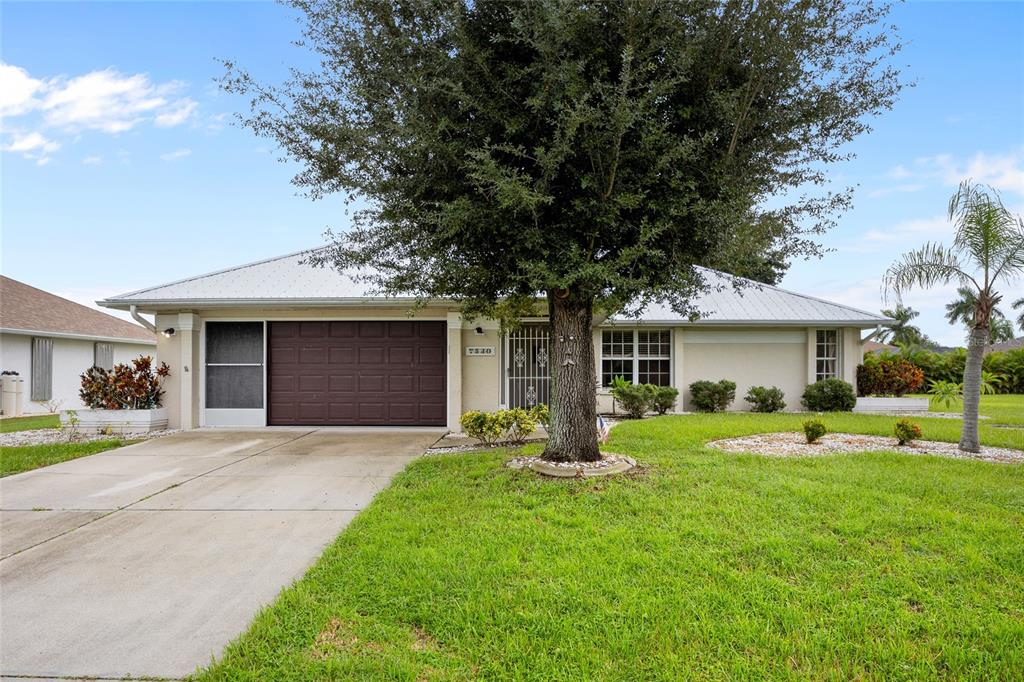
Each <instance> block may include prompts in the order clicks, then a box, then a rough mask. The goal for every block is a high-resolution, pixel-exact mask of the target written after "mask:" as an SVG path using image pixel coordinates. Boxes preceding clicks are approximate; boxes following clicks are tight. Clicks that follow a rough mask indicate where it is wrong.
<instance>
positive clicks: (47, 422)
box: [0, 414, 60, 433]
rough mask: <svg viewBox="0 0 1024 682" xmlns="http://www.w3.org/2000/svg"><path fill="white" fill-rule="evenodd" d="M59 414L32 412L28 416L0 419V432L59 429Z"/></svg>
mask: <svg viewBox="0 0 1024 682" xmlns="http://www.w3.org/2000/svg"><path fill="white" fill-rule="evenodd" d="M59 428H60V416H59V415H56V414H33V415H30V416H28V417H11V418H9V419H0V433H13V432H14V431H31V430H33V429H59Z"/></svg>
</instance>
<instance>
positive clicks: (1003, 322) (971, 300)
mask: <svg viewBox="0 0 1024 682" xmlns="http://www.w3.org/2000/svg"><path fill="white" fill-rule="evenodd" d="M956 293H957V298H956V300H955V301H953V302H952V303H947V304H946V320H947V321H948V322H949V323H950V324H952V325H958V324H962V325H963V326H965V327H967V330H968V333H970V330H971V329H972V328H973V327H974V310H975V308H976V307H977V305H978V297H977V296H976V295H975V293H974V290H973V289H971V288H970V287H958V288H957V290H956ZM1002 298H1003V297H1002V296H996V297H995V298H994V299H993V301H992V314H991V317H990V318H989V341H991V342H992V343H998V342H999V341H1009V340H1010V339H1012V338H1013V324H1011V323H1010V321H1009V320H1007V319H1006V315H1004V314H1003V311H1002V310H1000V309H999V308H997V307H996V306H998V305H999V302H1000V301H1001V300H1002ZM1021 300H1022V301H1024V299H1021Z"/></svg>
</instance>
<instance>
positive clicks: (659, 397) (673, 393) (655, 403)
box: [651, 386, 679, 414]
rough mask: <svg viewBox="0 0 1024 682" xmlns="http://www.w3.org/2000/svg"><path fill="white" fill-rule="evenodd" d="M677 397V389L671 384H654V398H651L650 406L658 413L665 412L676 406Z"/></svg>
mask: <svg viewBox="0 0 1024 682" xmlns="http://www.w3.org/2000/svg"><path fill="white" fill-rule="evenodd" d="M678 397H679V390H678V389H675V388H672V387H671V386H655V387H654V398H653V399H652V400H651V408H652V409H654V411H655V412H657V413H658V414H665V413H666V412H668V411H669V410H671V409H672V408H673V407H675V406H676V398H678Z"/></svg>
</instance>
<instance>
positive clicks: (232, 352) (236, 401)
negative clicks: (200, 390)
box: [206, 322, 263, 409]
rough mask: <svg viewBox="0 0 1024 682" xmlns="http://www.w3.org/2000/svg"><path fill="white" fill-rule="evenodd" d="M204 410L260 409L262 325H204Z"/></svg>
mask: <svg viewBox="0 0 1024 682" xmlns="http://www.w3.org/2000/svg"><path fill="white" fill-rule="evenodd" d="M206 407H207V408H210V409H218V408H220V409H260V408H262V407H263V323H262V322H207V323H206Z"/></svg>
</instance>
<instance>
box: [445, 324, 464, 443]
mask: <svg viewBox="0 0 1024 682" xmlns="http://www.w3.org/2000/svg"><path fill="white" fill-rule="evenodd" d="M461 416H462V315H461V314H460V313H448V430H449V431H451V432H453V433H458V432H460V431H462V426H461V425H460V424H459V418H460V417H461Z"/></svg>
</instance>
